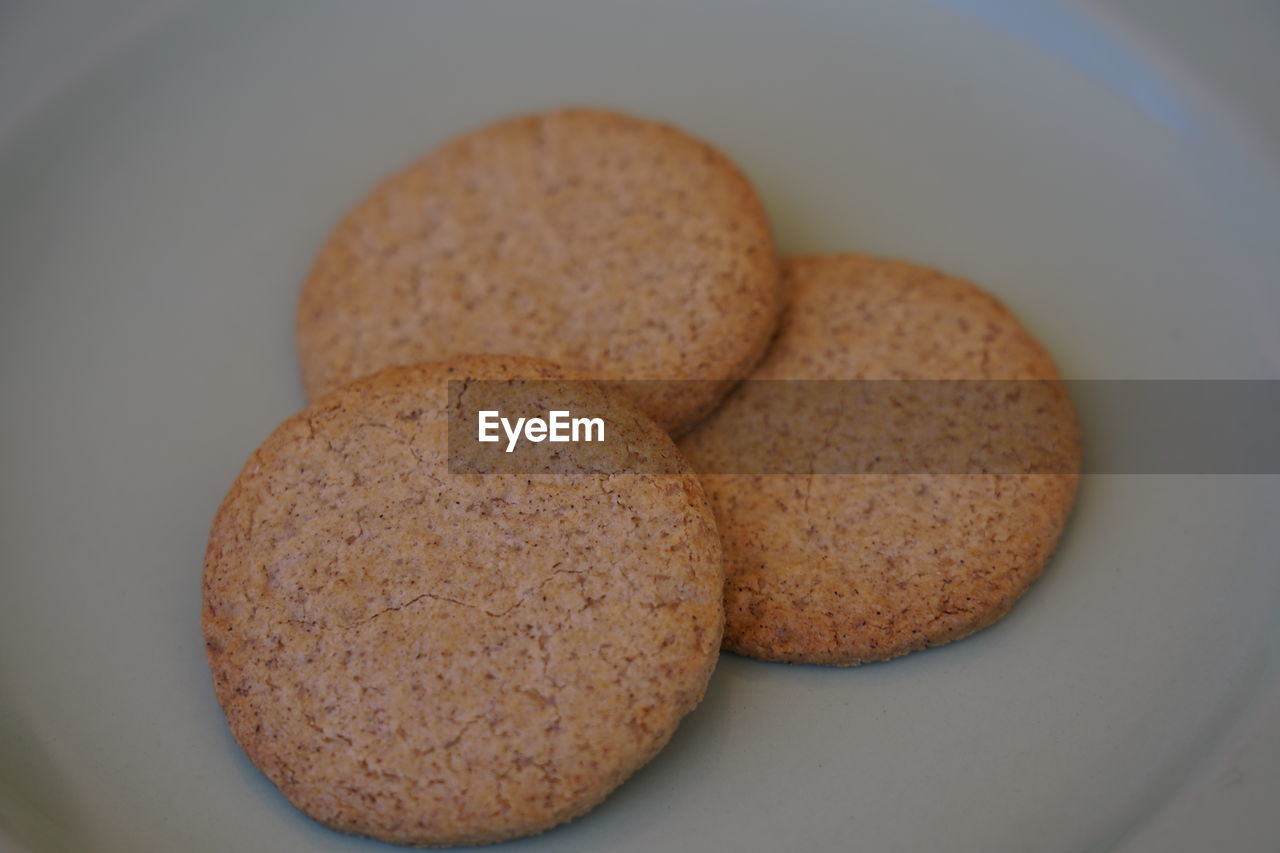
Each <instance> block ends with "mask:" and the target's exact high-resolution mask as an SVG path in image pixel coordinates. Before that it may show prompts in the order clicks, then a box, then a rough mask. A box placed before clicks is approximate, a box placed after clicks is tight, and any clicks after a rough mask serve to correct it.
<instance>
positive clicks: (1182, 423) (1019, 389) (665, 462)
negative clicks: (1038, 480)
mask: <svg viewBox="0 0 1280 853" xmlns="http://www.w3.org/2000/svg"><path fill="white" fill-rule="evenodd" d="M449 384H450V389H449V390H450V407H449V420H448V429H449V466H450V470H451V471H453V472H455V473H511V474H545V473H575V472H577V473H587V472H591V473H623V472H627V471H631V472H636V473H662V472H669V471H672V470H675V469H677V468H678V467H679V463H678V461H673V459H672V458H671V457H670V456H664V455H662V454H656V455H655V454H652V453H638V452H636V449H635V447H634V446H633V444H632V442H634V437H635V435H636V434H637V430H641V431H643V429H644V428H645V426H644V425H641V424H638V423H637V422H636V421H635V419H634V418H627V417H625V416H622V415H620V414H619V408H618V407H610V406H609V405H607V404H606V402H604V401H605V400H606V399H607V398H606V396H604V395H601V394H600V393H599V391H598V388H597V386H596V385H595V384H594V383H582V382H571V381H553V380H517V381H487V380H471V381H468V382H465V383H464V382H450V383H449ZM640 386H644V388H643V391H644V394H643V395H640V394H637V396H643V397H644V398H646V399H654V398H655V397H656V396H672V395H680V394H682V393H692V392H698V391H705V389H706V388H708V387H714V386H713V385H710V384H709V383H704V382H688V383H685V382H677V381H672V382H656V381H650V382H611V383H608V385H607V386H606V387H607V389H608V392H609V394H610V395H613V396H614V398H615V399H616V398H617V395H621V396H627V395H631V394H635V393H636V392H637V391H639V390H641V388H640ZM654 386H661V389H660V390H661V392H662V393H661V395H655V394H654V393H653V392H654V390H655V387H654ZM464 391H465V393H464ZM553 413H559V414H553ZM521 419H523V420H521ZM539 422H541V423H539ZM482 434H483V435H484V436H485V437H486V438H487V439H488V440H485V441H481V440H480V438H481V435H482ZM679 445H680V448H681V450H682V451H683V453H684V455H685V456H686V457H687V458H688V459H689V460H690V462H691V463H692V464H693V466H694V468H695V469H696V470H697V471H699V472H700V473H704V474H753V475H755V474H806V475H807V474H819V475H824V474H826V475H829V474H1072V473H1076V472H1080V471H1082V472H1083V473H1086V474H1280V380H1072V381H1066V382H1061V383H1059V382H1047V381H1040V380H847V381H816V380H813V381H810V380H785V381H784V380H748V381H745V382H741V383H739V384H738V385H736V386H734V388H733V389H732V391H730V392H729V394H728V395H727V396H726V398H725V400H724V401H723V403H722V405H721V406H720V407H719V408H718V409H717V410H716V411H715V412H714V413H713V414H712V415H711V416H710V417H709V418H707V420H706V421H704V422H703V423H702V424H700V425H699V426H698V427H695V428H694V430H693V431H692V432H691V433H689V434H688V435H686V436H684V437H683V438H681V439H680V440H679Z"/></svg>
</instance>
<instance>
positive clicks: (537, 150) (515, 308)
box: [297, 109, 779, 434]
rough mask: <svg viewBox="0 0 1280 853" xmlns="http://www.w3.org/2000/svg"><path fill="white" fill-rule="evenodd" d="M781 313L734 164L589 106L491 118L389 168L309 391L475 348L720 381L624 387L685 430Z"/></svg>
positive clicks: (346, 237) (307, 307) (343, 229)
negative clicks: (420, 156)
mask: <svg viewBox="0 0 1280 853" xmlns="http://www.w3.org/2000/svg"><path fill="white" fill-rule="evenodd" d="M778 307H779V299H778V281H777V264H776V259H775V256H774V249H773V244H772V240H771V237H770V232H769V226H768V222H767V220H766V218H765V213H764V210H763V208H762V206H761V204H760V201H759V200H758V198H757V197H756V194H755V191H754V190H753V189H752V187H751V185H750V184H749V183H748V181H747V179H746V178H745V177H744V176H743V175H742V173H741V172H740V171H739V170H738V169H737V167H735V166H734V164H733V163H732V162H730V161H729V160H728V159H727V158H726V157H725V156H724V155H723V154H721V153H720V152H718V151H716V150H715V149H714V148H712V147H710V146H709V145H707V144H706V143H704V142H702V141H700V140H698V139H695V138H693V137H692V136H689V135H688V134H686V133H684V132H682V131H680V130H678V129H676V128H674V127H671V126H669V125H665V124H659V123H656V122H650V121H644V120H641V119H638V118H633V117H630V116H626V115H620V114H617V113H611V112H604V111H599V110H586V109H578V110H565V111H561V112H552V113H547V114H543V115H534V116H528V117H523V118H516V119H513V120H509V121H504V122H501V123H498V124H494V125H492V126H489V127H485V128H483V129H481V130H477V131H475V132H472V133H470V134H467V135H464V136H462V137H460V138H458V139H455V140H453V141H452V142H449V143H447V144H445V145H444V146H443V147H441V148H439V149H438V150H436V151H435V152H434V153H432V154H430V155H429V156H427V157H426V158H425V159H423V160H421V161H420V162H418V163H416V164H414V165H412V166H410V167H409V168H407V169H405V170H404V171H402V172H400V173H398V174H396V175H393V176H391V177H390V178H388V179H386V180H384V181H383V182H382V183H381V184H380V185H379V186H378V187H377V188H376V189H375V190H374V191H373V193H372V194H371V195H370V196H369V197H368V198H366V199H365V200H364V201H363V202H361V203H360V204H359V205H357V206H356V207H355V208H354V209H353V210H351V211H350V212H349V213H348V214H347V215H346V217H345V218H344V219H343V220H342V221H341V223H340V224H339V225H338V226H337V228H336V229H335V230H334V231H333V233H332V234H331V235H330V237H329V239H328V242H327V243H326V244H325V245H324V247H323V248H322V249H321V250H320V252H319V255H318V257H317V259H316V261H315V263H314V266H313V267H312V269H311V272H310V274H309V276H308V277H307V279H306V282H305V283H304V285H303V288H302V293H301V297H300V300H299V305H298V313H297V342H298V353H299V357H300V361H301V365H302V377H303V384H304V386H305V388H306V391H307V394H308V396H310V397H311V398H312V399H314V398H315V397H317V396H319V395H321V394H323V393H325V392H327V391H329V390H331V389H333V388H335V387H338V386H340V385H342V384H343V383H345V382H347V381H350V380H352V379H355V378H356V377H358V376H362V375H364V374H367V373H372V372H374V371H376V370H379V369H381V368H384V367H388V366H392V365H400V364H412V363H414V362H419V361H431V360H438V359H443V358H448V357H450V356H452V355H455V354H458V353H468V352H504V353H519V354H522V355H528V356H537V357H541V358H546V359H550V360H551V361H554V362H556V363H558V364H563V365H565V366H567V367H572V368H578V369H582V370H585V371H587V372H588V373H590V374H591V375H592V376H594V377H596V378H599V379H602V380H636V379H642V380H650V379H656V380H695V379H696V380H706V381H705V382H674V383H671V384H669V385H664V384H645V385H631V386H626V387H625V388H622V390H623V392H624V393H628V394H630V395H631V396H632V398H633V399H634V400H635V402H636V403H637V405H638V406H639V407H640V408H641V409H642V410H643V411H644V412H645V413H647V414H648V415H650V416H651V417H653V418H654V419H655V420H656V421H658V423H660V424H661V425H662V426H663V427H664V428H666V429H667V430H669V431H670V432H672V433H673V434H678V433H681V432H683V431H685V430H686V429H688V428H689V427H690V426H692V425H693V424H694V423H696V422H697V421H698V420H699V419H701V418H702V417H703V416H704V415H705V414H706V413H707V412H708V411H710V410H711V408H712V407H713V406H714V405H715V403H716V402H717V401H718V400H719V399H720V398H721V397H722V396H723V395H724V393H725V392H726V391H727V390H728V389H729V388H730V387H731V384H732V380H735V379H739V378H741V377H742V376H744V375H746V374H747V373H748V372H749V371H750V369H751V367H752V366H753V365H754V364H755V362H756V361H757V360H758V359H759V357H760V355H761V354H762V353H763V352H764V349H765V346H766V345H767V343H768V340H769V336H770V335H771V333H772V331H773V329H774V326H775V323H776V319H777V312H778ZM620 387H621V386H620Z"/></svg>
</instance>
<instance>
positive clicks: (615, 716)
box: [201, 356, 724, 845]
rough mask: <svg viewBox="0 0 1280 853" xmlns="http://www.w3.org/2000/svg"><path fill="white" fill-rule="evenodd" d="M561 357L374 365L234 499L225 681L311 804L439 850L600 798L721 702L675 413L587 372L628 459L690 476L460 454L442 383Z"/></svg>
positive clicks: (535, 825) (221, 605)
mask: <svg viewBox="0 0 1280 853" xmlns="http://www.w3.org/2000/svg"><path fill="white" fill-rule="evenodd" d="M564 375H565V374H564V372H563V371H561V370H560V369H559V368H556V367H554V366H552V365H550V364H548V363H545V362H542V361H538V360H533V359H528V358H518V357H497V356H477V357H467V358H460V359H457V360H454V361H451V362H449V363H444V364H423V365H418V366H410V367H399V368H391V369H388V370H385V371H381V372H379V373H377V374H373V375H371V376H368V377H365V378H363V379H361V380H358V381H356V382H354V383H352V384H349V385H347V386H344V387H343V388H341V389H339V390H337V391H334V392H332V393H330V394H327V395H324V396H322V397H321V398H320V399H318V400H316V401H315V402H313V403H312V404H311V405H310V406H308V407H307V408H306V409H304V410H303V411H302V412H300V413H298V414H297V415H295V416H293V417H291V418H289V419H288V420H286V421H285V422H284V423H283V424H281V425H280V427H278V428H277V429H276V430H275V432H273V433H272V435H271V436H270V437H269V438H268V439H267V440H266V441H265V442H264V443H263V444H262V446H261V447H259V448H258V450H257V451H256V452H254V454H253V455H252V456H251V457H250V459H249V461H248V462H247V463H246V465H245V466H244V469H243V470H242V472H241V473H240V475H239V477H238V478H237V479H236V481H235V483H234V485H233V486H232V487H231V490H230V492H229V493H228V495H227V497H226V499H225V500H224V502H223V503H222V505H221V507H220V509H219V510H218V513H217V516H216V518H215V520H214V523H213V528H212V532H211V534H210V538H209V544H208V550H207V553H206V558H205V566H204V576H203V611H202V619H201V623H202V628H203V633H204V638H205V645H206V649H207V655H208V662H209V667H210V670H211V672H212V675H213V683H214V687H215V690H216V693H217V697H218V701H219V702H220V703H221V705H222V707H223V710H224V712H225V714H226V719H227V722H228V724H229V726H230V729H231V731H232V733H233V734H234V736H235V738H236V740H237V741H238V742H239V744H240V745H241V747H242V748H243V749H244V751H245V752H246V753H247V754H248V756H249V757H250V758H251V759H252V761H253V763H254V764H256V765H257V766H258V768H260V769H261V770H262V772H263V773H265V774H266V776H267V777H268V778H269V779H270V780H271V781H272V782H273V783H274V784H275V785H276V786H277V787H279V789H280V790H281V791H282V792H283V793H284V794H285V796H286V797H287V798H288V799H289V800H290V801H291V802H292V803H293V804H294V805H295V806H297V807H298V808H299V809H301V810H302V811H304V812H305V813H307V814H308V815H310V816H311V817H313V818H314V819H316V820H317V821H319V822H321V823H323V824H325V825H327V826H329V827H332V828H333V829H336V830H339V831H341V832H347V833H357V834H362V835H368V836H372V837H374V838H378V839H382V840H385V841H390V842H395V843H402V844H419V845H451V844H478V843H485V842H492V841H499V840H502V839H506V838H512V837H516V836H521V835H528V834H532V833H536V832H540V831H542V830H545V829H547V828H549V827H551V826H554V825H555V824H558V823H560V822H562V821H566V820H569V819H571V818H573V817H575V816H577V815H580V814H582V813H584V812H586V811H587V810H588V809H590V808H591V807H592V806H594V805H595V804H597V803H598V802H599V801H600V800H601V799H602V798H603V797H605V796H606V795H607V794H608V793H609V792H610V791H611V790H612V789H614V788H615V787H616V786H617V785H619V784H620V783H621V782H622V781H623V780H624V779H626V778H627V777H628V776H629V775H630V774H631V773H632V772H633V771H634V770H636V769H637V768H638V767H640V766H641V765H642V764H644V763H645V762H646V761H648V760H649V759H650V758H652V757H653V756H654V754H656V753H657V751H658V750H659V749H660V748H661V747H662V746H663V745H664V744H665V743H666V742H667V740H668V739H669V738H670V736H671V734H672V732H673V730H674V729H675V727H676V725H677V723H678V722H679V720H680V719H681V717H683V716H684V715H685V714H686V713H687V712H688V711H690V710H691V709H692V708H693V707H694V706H695V705H696V704H697V703H698V701H699V700H700V698H701V697H702V695H703V692H704V690H705V687H706V684H707V680H708V678H709V677H710V674H711V671H712V669H713V667H714V665H715V662H716V657H717V654H718V650H719V647H720V638H721V628H722V624H723V613H722V609H721V591H722V587H723V580H724V577H723V573H722V570H721V553H720V544H719V537H718V535H717V533H716V530H715V526H714V521H713V517H712V515H711V511H710V508H709V506H708V505H707V503H706V500H705V497H704V495H703V492H702V490H701V487H700V485H699V484H698V480H697V477H696V476H695V475H693V474H692V473H690V472H689V469H688V467H687V464H686V463H685V462H684V461H683V459H682V458H681V456H680V454H679V453H678V451H677V450H676V448H675V445H674V444H673V443H672V442H671V440H670V438H668V437H667V435H666V434H665V433H663V432H662V430H660V429H659V428H658V427H657V426H656V425H655V424H653V423H652V422H651V421H650V420H648V419H647V418H645V417H643V416H640V415H638V414H635V413H634V412H633V410H631V409H630V408H629V407H626V406H622V405H620V404H618V403H617V402H616V398H615V397H611V396H608V395H605V394H602V393H601V392H600V391H599V389H598V388H597V387H595V386H594V383H576V384H574V385H573V386H572V388H574V389H579V391H580V393H581V394H582V395H586V396H592V395H594V397H592V399H593V400H595V403H592V405H596V406H597V408H599V409H602V410H603V411H604V412H605V413H606V414H607V416H608V418H609V424H610V429H611V430H617V431H618V433H619V434H618V435H617V436H616V438H617V439H618V441H619V443H620V444H621V445H622V446H623V447H625V452H626V453H628V454H631V455H632V456H633V457H634V458H636V459H638V460H642V461H645V460H647V461H650V462H652V461H654V459H657V458H659V457H661V458H663V459H666V460H667V461H668V462H669V463H671V464H674V465H676V466H678V468H679V470H681V471H683V473H680V474H675V475H664V476H651V475H640V474H627V473H621V474H616V473H615V474H591V473H578V474H551V475H527V474H526V475H515V474H494V475H477V474H460V473H453V472H452V471H451V469H450V467H449V465H448V463H447V461H446V447H447V442H448V435H447V432H446V418H445V412H444V410H445V401H446V394H447V391H446V387H447V381H448V380H450V379H459V380H463V379H472V380H474V379H490V380H506V379H511V378H515V377H523V378H531V379H550V378H556V377H560V376H564ZM464 390H465V388H464ZM579 391H574V390H572V389H571V391H570V392H568V393H570V394H574V393H579ZM583 399H586V397H579V398H578V400H579V401H581V400H583ZM601 400H603V402H600V401H601ZM574 446H575V445H572V444H568V445H563V446H562V447H563V449H562V450H559V451H558V453H557V460H558V464H560V465H562V466H563V465H567V464H571V462H572V456H573V447H574ZM619 464H620V463H619ZM655 467H657V466H655Z"/></svg>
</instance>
